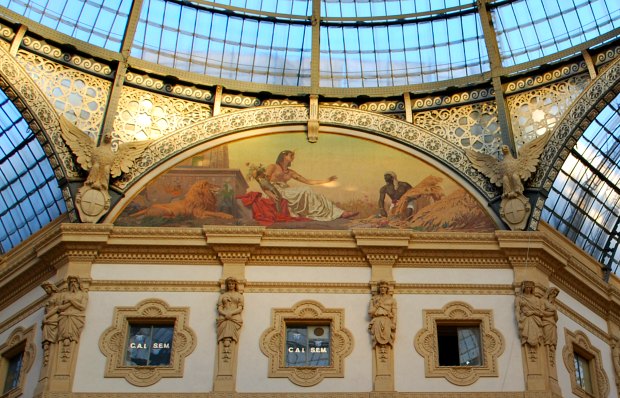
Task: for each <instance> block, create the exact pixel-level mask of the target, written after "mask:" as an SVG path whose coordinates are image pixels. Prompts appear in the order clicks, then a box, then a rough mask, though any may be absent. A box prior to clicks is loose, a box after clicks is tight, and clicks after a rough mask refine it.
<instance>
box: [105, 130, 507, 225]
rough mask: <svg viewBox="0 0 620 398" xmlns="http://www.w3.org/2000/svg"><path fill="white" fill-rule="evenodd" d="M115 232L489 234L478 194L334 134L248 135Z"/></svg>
mask: <svg viewBox="0 0 620 398" xmlns="http://www.w3.org/2000/svg"><path fill="white" fill-rule="evenodd" d="M115 224H116V225H124V226H169V227H173V226H177V227H201V226H203V225H264V226H268V227H271V228H304V229H349V228H407V229H411V230H416V231H493V230H495V229H496V226H495V223H494V222H493V220H492V219H491V218H490V217H489V215H488V214H487V212H486V211H485V210H484V209H483V208H482V206H481V205H480V203H478V202H477V201H476V200H475V199H474V198H473V196H471V195H470V194H469V193H468V192H466V191H465V190H464V189H463V188H462V187H461V186H459V185H458V184H457V183H456V182H455V181H454V180H452V179H451V178H450V177H448V176H447V175H446V174H445V173H443V172H441V171H439V170H437V169H436V168H434V167H432V166H431V165H429V164H428V163H426V162H424V161H422V160H420V159H418V158H416V157H414V156H412V155H411V154H408V153H405V152H403V151H400V150H398V149H395V148H393V147H390V146H388V145H384V144H381V143H377V142H373V141H369V140H365V139H362V138H357V137H351V136H344V135H338V134H327V133H324V134H321V137H320V139H319V141H318V142H317V143H314V144H310V143H308V142H307V141H306V136H305V134H303V133H281V134H271V135H263V136H256V137H250V138H246V139H242V140H239V141H234V142H231V143H228V144H225V145H221V146H218V147H215V148H212V149H209V150H207V151H205V152H203V153H202V154H200V155H197V156H194V157H193V158H191V159H189V160H187V161H185V162H183V163H181V164H179V165H177V166H175V167H173V168H172V169H171V170H169V171H168V172H166V173H165V174H163V175H161V176H159V177H157V178H156V179H154V180H153V181H152V182H150V183H149V184H148V185H147V186H145V188H144V189H143V190H142V191H141V192H140V193H139V194H138V195H136V196H135V197H134V198H133V199H132V200H131V201H130V202H129V204H128V205H127V206H126V207H125V209H124V210H123V211H122V213H121V214H120V215H119V216H118V217H117V219H116V222H115Z"/></svg>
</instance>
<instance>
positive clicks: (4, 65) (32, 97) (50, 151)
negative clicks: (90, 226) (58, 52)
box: [0, 42, 80, 220]
mask: <svg viewBox="0 0 620 398" xmlns="http://www.w3.org/2000/svg"><path fill="white" fill-rule="evenodd" d="M8 50H9V45H8V44H7V43H5V42H0V89H1V90H2V91H3V92H4V93H5V94H6V96H7V97H8V98H9V100H10V101H11V102H12V103H13V104H14V105H15V107H16V108H17V110H18V111H19V112H20V113H21V114H22V116H23V117H24V120H26V122H27V123H28V126H29V127H30V129H31V130H32V132H33V133H34V134H35V136H36V138H37V140H38V142H39V144H40V145H41V147H42V148H43V151H44V152H45V154H46V156H47V158H48V160H49V162H50V166H51V167H52V169H53V170H54V175H55V176H56V180H57V181H58V185H59V186H60V187H61V189H62V191H63V197H64V199H65V204H66V207H67V210H68V212H69V214H70V215H71V218H72V219H73V220H77V214H76V212H75V210H74V207H73V198H72V195H71V192H70V191H69V187H68V186H67V185H66V184H63V181H70V180H72V179H73V180H74V179H80V176H79V174H78V172H79V170H78V169H77V168H76V165H75V163H74V161H73V157H72V155H71V151H70V150H69V148H68V147H67V146H66V145H65V142H64V140H63V139H62V136H61V134H60V121H59V118H58V113H57V112H56V110H55V109H54V107H53V105H52V104H51V103H50V101H49V99H48V98H47V96H46V95H45V93H43V91H41V89H40V88H39V86H37V84H36V83H35V82H34V81H33V80H32V78H30V76H29V75H28V73H27V72H26V70H24V68H23V67H22V66H21V65H20V64H19V63H18V62H17V61H16V60H15V58H13V57H12V56H11V55H10V54H9V52H8Z"/></svg>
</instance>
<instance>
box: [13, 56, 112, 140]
mask: <svg viewBox="0 0 620 398" xmlns="http://www.w3.org/2000/svg"><path fill="white" fill-rule="evenodd" d="M16 59H17V61H18V62H19V63H20V64H21V65H22V66H23V67H24V69H25V70H26V72H27V73H28V75H29V76H30V77H31V78H32V79H33V80H34V81H35V82H36V83H37V85H38V86H39V87H40V88H41V90H42V91H43V92H44V93H45V94H46V95H47V97H48V99H49V101H50V103H52V105H53V106H54V108H55V109H56V111H57V112H58V113H59V114H62V115H64V116H66V117H67V119H69V120H71V121H72V122H74V123H75V124H76V125H77V126H78V127H79V128H80V129H81V130H82V131H84V132H85V133H87V134H88V135H89V136H90V137H91V138H93V139H97V137H98V136H99V132H100V130H101V125H102V123H103V115H104V112H105V107H106V103H107V100H108V95H109V92H110V89H111V86H112V84H111V83H110V82H109V81H106V80H104V79H102V78H99V77H96V76H93V75H89V74H87V73H84V72H81V71H79V70H77V69H73V68H69V67H67V66H64V65H62V64H59V63H57V62H54V61H51V60H49V59H47V58H43V57H42V56H39V55H36V54H33V53H30V52H26V51H19V52H18V53H17V57H16Z"/></svg>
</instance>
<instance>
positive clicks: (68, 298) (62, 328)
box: [58, 276, 88, 345]
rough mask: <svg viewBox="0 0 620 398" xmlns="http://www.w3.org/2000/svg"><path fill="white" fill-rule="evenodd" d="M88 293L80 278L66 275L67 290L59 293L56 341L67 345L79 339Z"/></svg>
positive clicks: (82, 327)
mask: <svg viewBox="0 0 620 398" xmlns="http://www.w3.org/2000/svg"><path fill="white" fill-rule="evenodd" d="M87 304H88V293H87V292H86V290H85V289H84V288H83V287H82V284H81V282H80V279H79V278H78V277H76V276H69V277H67V290H65V291H63V292H62V293H60V303H59V305H58V311H59V315H58V341H62V342H63V343H64V344H65V345H69V343H70V342H72V341H75V342H77V341H79V338H80V334H81V333H82V329H84V318H85V315H84V313H85V311H86V305H87Z"/></svg>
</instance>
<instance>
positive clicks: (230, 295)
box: [217, 277, 243, 346]
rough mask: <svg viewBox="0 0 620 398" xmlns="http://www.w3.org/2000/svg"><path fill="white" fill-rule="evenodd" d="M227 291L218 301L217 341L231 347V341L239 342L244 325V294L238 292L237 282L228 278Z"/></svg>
mask: <svg viewBox="0 0 620 398" xmlns="http://www.w3.org/2000/svg"><path fill="white" fill-rule="evenodd" d="M225 283H226V291H225V292H224V293H222V294H221V295H220V298H219V300H218V301H217V312H218V315H219V316H218V318H217V341H218V342H219V341H224V345H225V346H227V345H230V342H231V341H234V342H238V341H239V331H240V330H241V326H242V325H243V319H242V317H241V312H242V311H243V294H241V293H240V292H239V291H238V287H237V280H236V279H235V278H232V277H230V278H226V282H225Z"/></svg>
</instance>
